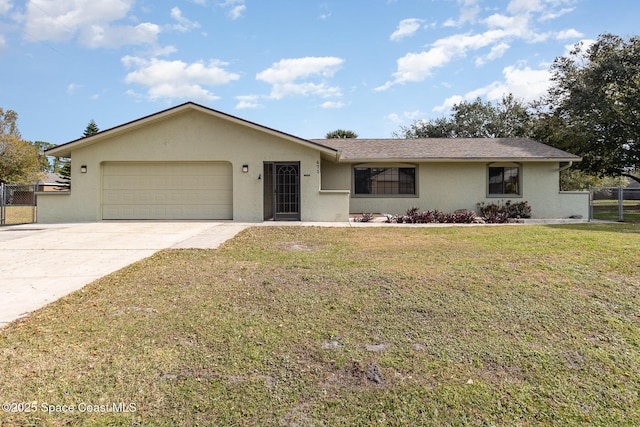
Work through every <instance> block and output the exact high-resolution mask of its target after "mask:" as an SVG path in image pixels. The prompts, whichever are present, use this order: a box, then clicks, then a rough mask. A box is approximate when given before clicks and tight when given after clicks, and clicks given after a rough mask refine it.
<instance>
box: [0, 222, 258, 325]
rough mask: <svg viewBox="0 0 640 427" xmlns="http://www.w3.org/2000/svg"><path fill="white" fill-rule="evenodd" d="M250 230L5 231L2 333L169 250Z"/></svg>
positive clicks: (123, 226) (126, 225) (73, 227)
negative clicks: (111, 275)
mask: <svg viewBox="0 0 640 427" xmlns="http://www.w3.org/2000/svg"><path fill="white" fill-rule="evenodd" d="M250 225H251V224H239V223H232V222H199V221H193V222H191V221H187V222H154V221H146V222H122V221H118V222H96V223H85V224H57V225H42V224H28V225H21V226H8V227H2V228H0V327H2V326H4V325H6V324H7V323H9V322H11V321H13V320H15V319H17V318H19V317H22V316H24V315H26V314H28V313H29V312H31V311H33V310H36V309H38V308H40V307H42V306H44V305H46V304H48V303H50V302H53V301H55V300H57V299H58V298H60V297H62V296H64V295H67V294H69V293H71V292H73V291H75V290H77V289H80V288H82V287H83V286H85V285H86V284H88V283H91V282H92V281H94V280H96V279H98V278H100V277H102V276H105V275H107V274H109V273H112V272H114V271H116V270H119V269H121V268H123V267H125V266H127V265H129V264H132V263H134V262H136V261H139V260H141V259H143V258H146V257H148V256H151V255H153V254H154V253H155V252H157V251H159V250H161V249H166V248H202V249H211V248H217V247H218V246H219V245H220V244H221V243H223V242H225V241H226V240H228V239H230V238H232V237H233V236H235V235H236V234H237V233H239V232H240V231H242V230H244V229H245V228H247V227H249V226H250Z"/></svg>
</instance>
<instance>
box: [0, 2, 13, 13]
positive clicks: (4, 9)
mask: <svg viewBox="0 0 640 427" xmlns="http://www.w3.org/2000/svg"><path fill="white" fill-rule="evenodd" d="M12 8H13V4H12V3H11V0H0V15H6V14H7V13H9V11H10V10H11V9H12Z"/></svg>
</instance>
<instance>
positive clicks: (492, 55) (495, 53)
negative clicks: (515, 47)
mask: <svg viewBox="0 0 640 427" xmlns="http://www.w3.org/2000/svg"><path fill="white" fill-rule="evenodd" d="M509 47H510V46H509V44H508V43H499V44H497V45H495V46H493V47H491V51H489V53H488V54H486V55H484V56H480V57H478V58H476V65H477V66H480V65H483V64H485V63H487V62H489V61H493V60H494V59H498V58H501V57H502V56H503V55H504V54H505V52H506V51H507V50H509Z"/></svg>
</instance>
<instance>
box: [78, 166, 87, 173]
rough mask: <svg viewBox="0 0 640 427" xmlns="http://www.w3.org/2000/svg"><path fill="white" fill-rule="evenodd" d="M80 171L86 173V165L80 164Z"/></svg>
mask: <svg viewBox="0 0 640 427" xmlns="http://www.w3.org/2000/svg"><path fill="white" fill-rule="evenodd" d="M80 173H87V165H82V166H80Z"/></svg>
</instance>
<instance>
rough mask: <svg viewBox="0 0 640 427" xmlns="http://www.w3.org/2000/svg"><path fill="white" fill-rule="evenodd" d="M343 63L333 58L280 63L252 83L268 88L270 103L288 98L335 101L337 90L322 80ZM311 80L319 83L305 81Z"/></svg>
mask: <svg viewBox="0 0 640 427" xmlns="http://www.w3.org/2000/svg"><path fill="white" fill-rule="evenodd" d="M343 62H344V60H343V59H341V58H336V57H305V58H294V59H283V60H281V61H279V62H276V63H274V64H273V65H272V66H271V67H270V68H267V69H266V70H263V71H261V72H259V73H258V74H256V79H257V80H261V81H263V82H266V83H269V84H271V85H272V87H271V94H270V97H271V98H273V99H281V98H283V97H285V96H290V95H301V96H309V95H317V96H321V97H324V98H327V97H338V96H341V95H342V92H341V90H340V89H339V88H338V87H334V86H329V85H328V84H327V83H326V82H325V81H324V80H326V79H328V78H330V77H332V76H333V75H334V74H335V73H336V71H338V69H339V68H340V66H341V65H342V63H343ZM312 79H320V82H319V83H314V82H312V81H309V80H312Z"/></svg>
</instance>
